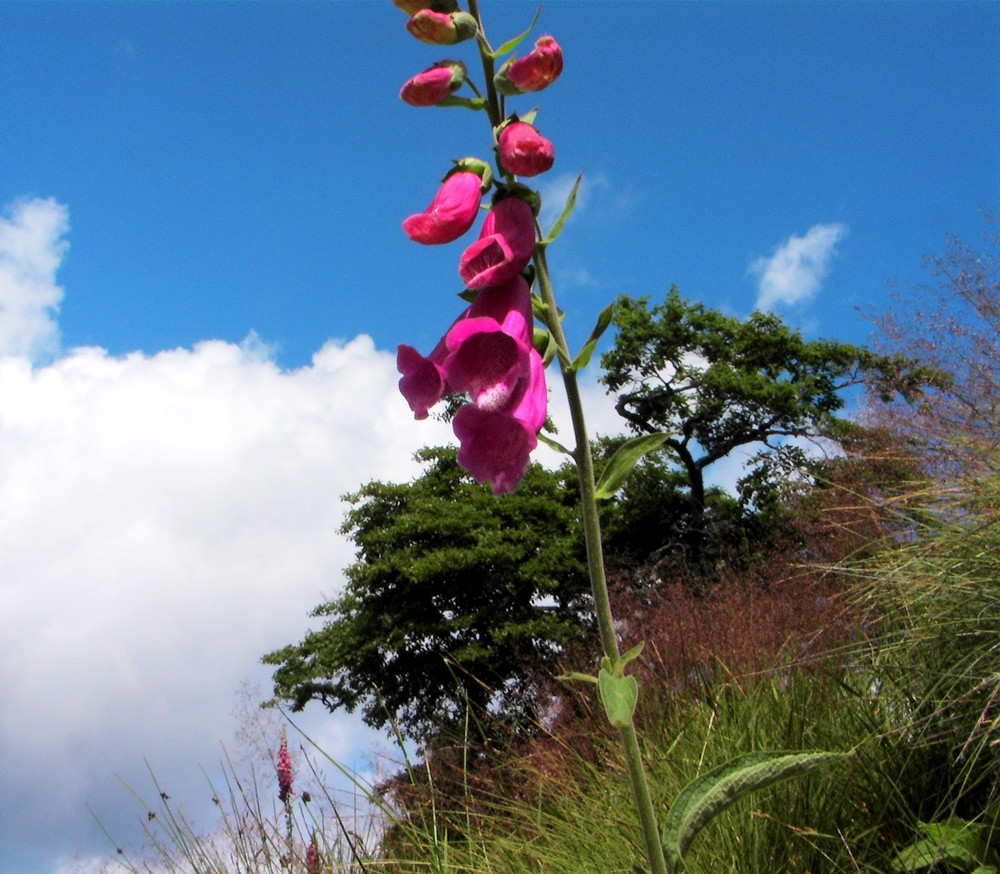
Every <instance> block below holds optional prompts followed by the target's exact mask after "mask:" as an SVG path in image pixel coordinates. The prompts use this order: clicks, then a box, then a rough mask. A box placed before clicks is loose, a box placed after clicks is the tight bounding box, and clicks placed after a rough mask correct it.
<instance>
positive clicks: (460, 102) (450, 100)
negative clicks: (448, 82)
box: [434, 94, 486, 112]
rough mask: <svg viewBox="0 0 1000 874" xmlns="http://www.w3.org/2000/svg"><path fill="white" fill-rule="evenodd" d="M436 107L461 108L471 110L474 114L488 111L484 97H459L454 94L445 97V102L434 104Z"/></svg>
mask: <svg viewBox="0 0 1000 874" xmlns="http://www.w3.org/2000/svg"><path fill="white" fill-rule="evenodd" d="M434 105H435V106H461V107H463V108H465V109H471V110H473V111H474V112H478V111H479V110H481V109H486V101H485V100H484V99H483V98H482V97H457V96H455V95H454V94H451V95H449V96H448V97H445V98H444V99H443V100H441V101H439V102H438V103H436V104H434Z"/></svg>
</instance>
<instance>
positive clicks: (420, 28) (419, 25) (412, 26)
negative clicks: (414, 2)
mask: <svg viewBox="0 0 1000 874" xmlns="http://www.w3.org/2000/svg"><path fill="white" fill-rule="evenodd" d="M406 29H407V30H408V31H409V32H410V33H412V34H413V35H414V36H415V37H416V38H417V39H419V40H420V41H421V42H426V43H430V44H431V45H438V46H450V45H454V44H455V43H457V42H462V41H463V40H466V39H472V37H474V36H475V35H476V32H477V31H478V30H479V25H478V24H477V23H476V19H475V18H473V17H472V16H471V15H469V13H468V12H451V13H445V12H435V11H434V10H433V9H420V10H418V11H417V12H414V13H413V15H411V16H410V20H409V21H407V22H406Z"/></svg>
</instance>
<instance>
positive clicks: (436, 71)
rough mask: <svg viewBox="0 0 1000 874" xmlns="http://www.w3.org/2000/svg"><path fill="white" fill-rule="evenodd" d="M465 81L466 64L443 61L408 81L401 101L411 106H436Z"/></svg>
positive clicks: (401, 95) (401, 92)
mask: <svg viewBox="0 0 1000 874" xmlns="http://www.w3.org/2000/svg"><path fill="white" fill-rule="evenodd" d="M464 81H465V64H463V63H462V62H461V61H441V62H440V63H437V64H435V65H434V66H433V67H428V68H427V69H426V70H424V71H423V72H422V73H417V75H416V76H414V77H413V78H411V79H409V80H407V82H406V84H405V85H403V88H402V90H401V91H400V92H399V96H400V99H401V100H402V101H403V102H404V103H409V104H410V106H436V105H437V104H439V103H440V102H441V101H442V100H444V99H445V98H446V97H450V96H451V93H452V92H453V91H457V90H458V89H459V88H460V87H461V86H462V83H463V82H464Z"/></svg>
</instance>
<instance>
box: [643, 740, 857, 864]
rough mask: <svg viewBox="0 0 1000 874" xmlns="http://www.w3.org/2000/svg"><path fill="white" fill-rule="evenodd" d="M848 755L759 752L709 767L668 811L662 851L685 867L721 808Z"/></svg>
mask: <svg viewBox="0 0 1000 874" xmlns="http://www.w3.org/2000/svg"><path fill="white" fill-rule="evenodd" d="M844 756H845V754H844V753H824V752H799V753H793V752H757V753H747V754H746V755H743V756H737V757H736V758H735V759H732V760H730V761H729V762H726V763H725V764H724V765H720V766H719V767H718V768H713V769H712V770H710V771H706V772H705V773H704V774H702V775H701V776H700V777H697V778H696V779H694V780H692V781H691V782H690V783H688V785H687V786H685V787H684V788H683V789H682V790H681V793H680V795H678V796H677V800H676V801H675V802H674V803H673V805H672V806H671V808H670V810H669V811H668V813H667V818H666V822H665V823H664V826H663V852H664V853H665V854H666V855H667V859H668V861H670V863H671V866H672V867H673V868H674V870H675V871H680V870H683V865H684V856H685V854H686V853H687V851H688V848H689V847H690V846H691V842H692V841H693V840H694V839H695V837H697V835H698V833H699V832H700V831H701V830H702V829H703V828H705V826H706V825H708V824H709V823H710V822H711V821H712V820H713V819H714V818H715V817H716V816H718V815H719V814H720V813H722V811H724V810H726V809H727V808H729V807H731V806H732V805H733V804H735V803H736V802H737V801H739V800H740V799H741V798H743V797H744V796H745V795H747V794H748V793H750V792H756V791H758V790H760V789H764V788H765V787H767V786H772V785H774V784H775V783H778V782H780V781H782V780H787V779H789V778H790V777H795V776H797V775H799V774H802V773H804V772H806V771H809V770H812V769H813V768H816V767H819V766H820V765H825V764H828V763H829V762H833V761H836V760H837V759H841V758H843V757H844Z"/></svg>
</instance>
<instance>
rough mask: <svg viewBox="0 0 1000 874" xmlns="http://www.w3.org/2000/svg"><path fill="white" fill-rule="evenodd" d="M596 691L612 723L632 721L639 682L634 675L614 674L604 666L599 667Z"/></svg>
mask: <svg viewBox="0 0 1000 874" xmlns="http://www.w3.org/2000/svg"><path fill="white" fill-rule="evenodd" d="M597 691H598V693H599V694H600V696H601V702H602V703H603V704H604V712H605V713H607V714H608V721H609V722H610V723H611V724H612V725H618V726H625V725H630V724H631V723H632V714H633V713H635V705H636V704H637V703H638V701H639V683H638V682H637V681H636V679H635V677H633V676H628V677H625V676H622V675H621V674H618V675H615V674H613V673H611V672H610V671H608V670H607V669H606V668H601V672H600V673H599V674H598V676H597Z"/></svg>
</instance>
